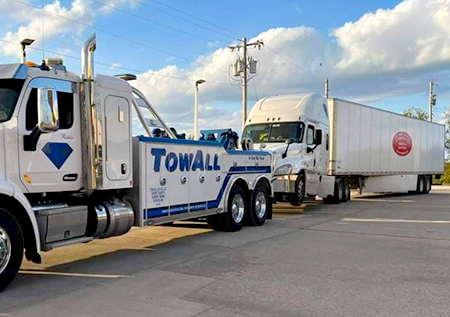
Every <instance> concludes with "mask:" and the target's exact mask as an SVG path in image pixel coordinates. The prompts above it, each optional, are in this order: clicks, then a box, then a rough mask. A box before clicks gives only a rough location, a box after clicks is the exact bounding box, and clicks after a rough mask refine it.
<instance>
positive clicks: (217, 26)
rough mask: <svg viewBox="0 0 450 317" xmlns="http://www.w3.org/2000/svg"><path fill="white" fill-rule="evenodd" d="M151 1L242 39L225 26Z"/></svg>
mask: <svg viewBox="0 0 450 317" xmlns="http://www.w3.org/2000/svg"><path fill="white" fill-rule="evenodd" d="M150 1H152V2H155V3H158V4H159V5H162V6H164V7H166V8H168V9H171V10H173V11H176V12H178V13H181V14H184V15H186V16H188V17H191V18H194V19H196V20H198V21H201V22H203V23H206V24H209V25H212V26H214V27H216V28H218V29H222V30H224V31H226V32H228V33H231V34H234V35H236V36H238V37H241V35H240V34H238V33H236V32H234V31H233V30H230V29H227V28H225V27H223V26H220V25H217V24H215V23H212V22H209V21H207V20H205V19H202V18H199V17H197V16H195V15H193V14H190V13H187V12H184V11H181V10H179V9H177V8H174V7H172V6H170V5H167V4H165V3H163V2H160V1H157V0H150Z"/></svg>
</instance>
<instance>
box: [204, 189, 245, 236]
mask: <svg viewBox="0 0 450 317" xmlns="http://www.w3.org/2000/svg"><path fill="white" fill-rule="evenodd" d="M246 214H247V199H246V196H245V191H244V189H243V188H242V187H241V186H239V185H234V186H233V187H232V188H231V191H230V194H229V196H228V203H227V211H226V212H224V213H221V214H218V215H213V216H209V217H208V218H207V220H208V224H209V226H210V227H211V228H212V229H214V230H217V231H239V230H241V229H242V227H243V226H244V221H245V217H246Z"/></svg>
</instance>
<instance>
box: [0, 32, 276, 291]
mask: <svg viewBox="0 0 450 317" xmlns="http://www.w3.org/2000/svg"><path fill="white" fill-rule="evenodd" d="M96 46H97V41H96V36H95V34H93V35H92V36H91V37H90V38H89V39H88V40H87V41H86V43H85V44H84V46H83V49H82V54H81V55H82V56H81V57H82V62H81V64H82V75H81V76H78V75H76V74H74V73H71V72H68V71H67V69H66V67H65V66H64V64H63V61H62V60H61V59H47V60H45V61H44V62H43V63H42V64H41V65H36V64H32V63H27V62H26V60H25V46H24V50H23V54H24V57H23V60H22V62H21V63H19V64H8V65H0V290H2V289H4V288H5V287H6V286H7V285H8V284H9V283H10V282H11V281H12V280H13V279H14V277H15V276H16V274H17V273H18V270H19V268H20V266H21V263H22V259H23V257H24V254H25V257H26V259H27V260H29V261H32V262H35V263H40V262H41V261H42V259H41V254H42V252H45V251H49V250H52V249H54V248H57V247H63V246H67V245H70V244H74V243H86V242H89V241H91V240H93V239H97V238H99V239H104V238H108V237H113V236H118V235H122V234H125V233H126V232H128V231H129V230H130V228H131V227H132V226H139V227H142V226H151V225H157V224H164V223H170V222H173V221H176V220H184V219H192V218H206V219H207V221H208V223H209V224H210V226H211V227H212V228H213V229H216V230H225V231H237V230H240V229H241V228H242V226H243V225H244V224H249V225H253V226H260V225H263V224H264V222H265V220H266V219H270V218H271V215H272V207H271V206H272V199H273V190H272V187H271V155H270V154H269V153H268V152H265V151H251V150H249V151H243V150H237V149H236V146H234V145H233V144H235V142H230V140H229V136H230V134H229V133H225V134H223V135H221V140H203V141H200V140H199V141H195V140H185V139H180V138H178V137H177V135H176V134H175V133H174V132H173V130H171V129H170V128H169V127H168V126H167V124H165V123H164V121H163V120H162V118H161V117H160V116H159V114H158V113H157V111H156V110H155V108H154V107H153V106H152V105H151V103H150V102H149V100H148V99H147V98H146V96H144V94H142V93H141V92H140V91H139V90H138V89H136V88H135V87H132V86H131V85H130V83H129V80H131V79H135V78H136V77H135V76H132V75H122V76H119V77H114V76H105V75H100V74H95V73H94V64H95V63H94V52H95V50H96ZM143 109H146V111H147V110H148V111H149V112H151V114H152V115H153V116H154V117H155V120H156V121H157V122H159V123H161V124H162V126H163V130H164V135H165V136H167V137H161V134H158V136H159V137H157V136H155V135H153V134H152V131H151V129H150V127H149V125H148V124H147V121H146V118H145V116H144V115H143ZM133 111H134V112H135V114H136V115H137V117H138V118H139V121H140V123H141V124H142V126H143V128H144V130H145V132H146V135H140V136H136V137H133V135H132V126H133V121H132V117H133Z"/></svg>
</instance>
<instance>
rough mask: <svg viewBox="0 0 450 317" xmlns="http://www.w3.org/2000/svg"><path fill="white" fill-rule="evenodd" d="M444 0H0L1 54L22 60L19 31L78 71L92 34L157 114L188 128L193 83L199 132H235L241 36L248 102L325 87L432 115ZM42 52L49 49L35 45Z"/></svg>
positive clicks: (448, 73)
mask: <svg viewBox="0 0 450 317" xmlns="http://www.w3.org/2000/svg"><path fill="white" fill-rule="evenodd" d="M448 21H450V0H405V1H389V0H377V1H352V0H342V1H329V0H323V1H312V0H310V1H286V0H278V1H267V0H265V1H264V0H259V1H255V0H247V1H237V0H228V1H213V0H209V1H207V0H196V1H192V0H191V1H186V0H185V1H182V0H60V1H55V0H0V24H1V28H0V30H1V31H0V62H1V63H13V62H17V61H18V60H19V56H20V47H19V46H18V45H17V43H19V42H20V41H21V40H22V39H23V38H33V39H35V40H36V42H35V43H34V44H33V45H32V48H31V49H30V50H29V59H30V60H32V61H35V62H39V61H40V60H41V59H42V58H43V57H62V58H63V59H64V60H65V64H66V65H67V67H68V69H69V70H70V71H72V72H75V73H80V61H79V56H80V50H81V46H82V44H83V42H84V41H85V39H87V38H88V36H89V35H90V34H91V33H93V32H96V33H97V51H96V61H97V63H98V64H97V65H96V72H98V73H103V74H110V75H112V74H118V73H133V74H135V75H137V76H138V80H137V81H136V82H134V83H133V85H135V86H136V87H137V88H139V89H140V90H141V91H143V92H144V93H145V94H146V95H147V97H148V99H149V100H150V101H151V102H152V103H153V104H154V106H155V108H156V109H157V110H158V111H159V112H160V114H161V115H162V117H163V118H164V119H165V120H166V121H167V122H168V123H169V124H170V125H171V126H174V127H176V128H177V129H178V130H179V131H185V132H188V133H189V132H191V131H192V122H193V103H194V83H195V81H196V80H198V79H204V80H206V83H205V84H203V85H201V86H200V91H199V96H200V97H199V100H200V123H199V125H200V128H226V127H231V128H234V129H236V130H238V131H239V130H240V122H241V87H240V82H239V80H238V78H235V77H232V76H231V75H230V69H231V68H230V66H231V64H233V63H234V61H235V60H236V59H237V58H238V57H239V54H240V52H236V51H234V52H232V51H231V50H230V49H229V48H228V46H229V45H233V44H237V43H238V39H240V38H243V37H247V38H249V40H250V41H254V40H263V41H264V44H265V45H264V47H263V48H261V50H258V49H256V48H250V49H249V54H250V55H251V56H252V57H253V58H254V59H255V60H257V61H258V73H257V74H256V76H255V77H254V78H252V79H251V80H250V82H249V87H248V93H249V101H248V104H249V109H250V108H251V106H252V105H253V104H254V103H255V102H256V101H257V100H258V99H260V98H263V97H266V96H270V95H276V94H286V93H305V92H316V93H323V89H324V88H323V87H324V79H325V78H326V77H328V78H329V81H330V96H331V97H338V98H343V99H349V100H352V101H356V102H362V103H365V104H369V105H372V106H375V107H378V108H383V109H387V110H391V111H395V112H402V111H403V110H404V109H406V108H409V107H419V108H423V109H428V83H429V81H430V80H431V79H433V80H434V81H435V82H436V83H437V86H436V87H435V93H436V94H437V105H436V108H435V114H436V116H435V118H436V120H440V114H441V113H442V111H443V110H444V108H445V107H446V106H449V105H450V102H448V101H447V100H448V99H449V97H450V85H449V79H450V23H448ZM42 50H44V52H43V51H42Z"/></svg>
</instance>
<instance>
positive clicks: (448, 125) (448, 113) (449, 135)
mask: <svg viewBox="0 0 450 317" xmlns="http://www.w3.org/2000/svg"><path fill="white" fill-rule="evenodd" d="M442 117H443V119H444V124H445V150H446V156H445V157H446V158H447V161H450V107H446V108H445V110H444V114H443V115H442ZM449 183H450V182H449Z"/></svg>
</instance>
